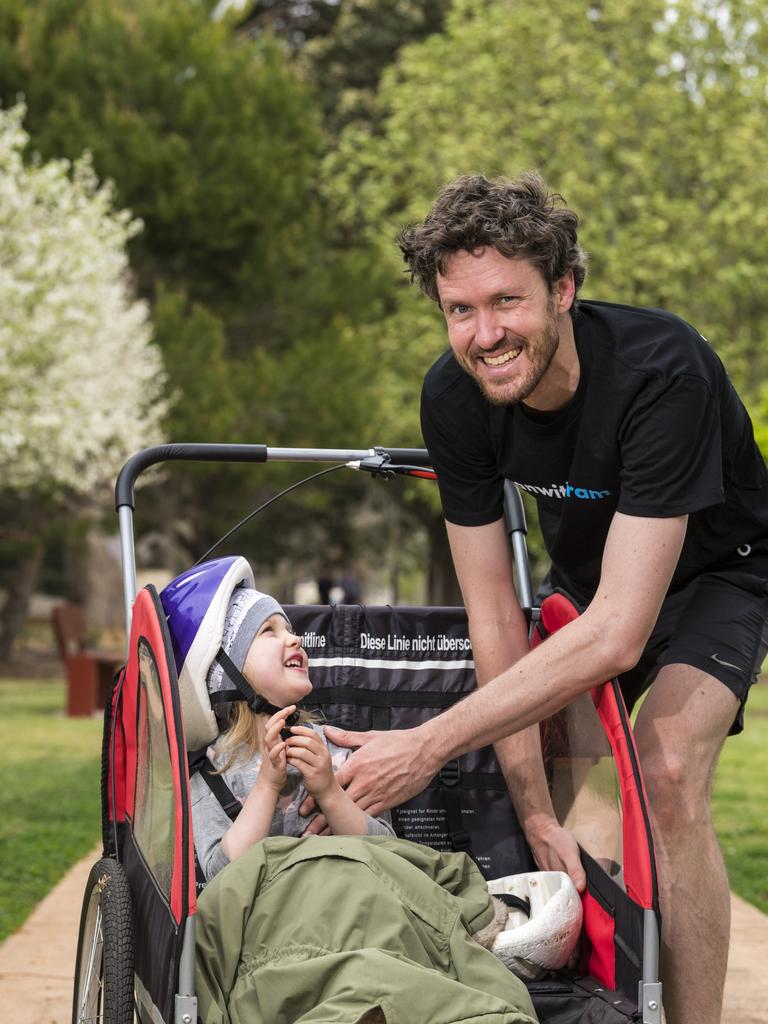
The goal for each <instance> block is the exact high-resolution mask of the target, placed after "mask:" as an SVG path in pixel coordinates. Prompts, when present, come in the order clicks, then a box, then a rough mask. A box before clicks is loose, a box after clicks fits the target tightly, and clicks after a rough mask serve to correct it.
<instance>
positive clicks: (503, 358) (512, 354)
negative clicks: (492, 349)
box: [483, 348, 523, 366]
mask: <svg viewBox="0 0 768 1024" xmlns="http://www.w3.org/2000/svg"><path fill="white" fill-rule="evenodd" d="M522 351H523V350H522V349H521V348H513V349H511V350H510V351H509V352H504V353H503V354H502V355H500V356H483V362H484V363H485V365H486V366H503V365H504V363H511V362H512V360H513V359H517V357H518V356H519V355H520V353H521V352H522Z"/></svg>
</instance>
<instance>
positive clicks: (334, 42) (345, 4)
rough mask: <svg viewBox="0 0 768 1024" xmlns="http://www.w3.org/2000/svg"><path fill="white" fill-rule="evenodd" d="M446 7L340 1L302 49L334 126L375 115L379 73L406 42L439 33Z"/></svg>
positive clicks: (437, 0) (431, 2)
mask: <svg viewBox="0 0 768 1024" xmlns="http://www.w3.org/2000/svg"><path fill="white" fill-rule="evenodd" d="M449 7H450V0H341V3H340V4H339V6H338V18H337V19H336V21H335V23H334V25H333V26H332V28H331V30H330V31H328V32H326V33H323V34H322V35H320V34H319V35H317V36H316V37H315V38H314V39H311V40H310V41H309V42H308V43H307V44H306V46H305V47H304V48H303V51H302V57H303V58H304V62H305V64H306V65H307V66H308V68H309V72H310V75H311V77H312V79H313V81H314V82H316V83H317V88H318V90H319V91H320V92H321V94H322V95H323V98H324V106H325V110H326V114H327V115H328V118H329V121H330V124H331V125H332V126H333V127H334V129H338V128H339V127H340V126H341V125H343V124H346V123H348V122H349V121H351V120H356V121H357V120H360V119H363V120H370V119H371V117H372V116H374V111H375V90H376V87H377V86H378V84H379V79H380V78H381V75H382V72H383V71H384V70H385V69H386V68H387V67H388V66H389V65H390V64H392V63H393V62H394V60H395V59H396V57H397V54H398V52H399V51H400V50H401V49H402V48H403V47H404V46H405V45H406V44H408V43H412V42H415V41H417V40H419V39H423V38H425V37H426V36H428V35H431V34H432V33H433V32H439V31H440V30H441V28H442V26H443V22H444V20H445V16H446V13H447V11H448V9H449Z"/></svg>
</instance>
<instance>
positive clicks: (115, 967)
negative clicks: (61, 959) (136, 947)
mask: <svg viewBox="0 0 768 1024" xmlns="http://www.w3.org/2000/svg"><path fill="white" fill-rule="evenodd" d="M72 1024H133V905H132V901H131V889H130V886H129V885H128V879H127V878H126V877H125V872H124V871H123V868H122V865H120V864H118V862H117V861H116V860H112V859H110V858H109V857H105V858H104V859H103V860H100V861H99V862H98V863H97V864H94V866H93V867H92V868H91V873H90V875H89V876H88V884H87V886H86V888H85V897H84V899H83V910H82V913H81V915H80V934H79V937H78V940H77V961H76V963H75V989H74V997H73V1001H72Z"/></svg>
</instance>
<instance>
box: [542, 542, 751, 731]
mask: <svg viewBox="0 0 768 1024" xmlns="http://www.w3.org/2000/svg"><path fill="white" fill-rule="evenodd" d="M746 547H747V546H745V548H746ZM566 589H567V587H566ZM551 592H552V584H551V582H550V580H549V578H547V579H546V580H545V581H544V583H543V584H542V586H541V590H540V591H539V593H538V594H537V595H536V602H537V603H540V601H541V600H542V599H543V597H545V596H546V594H548V593H551ZM767 651H768V545H766V546H765V548H764V547H763V545H762V544H761V545H759V547H758V548H757V550H752V549H749V550H743V551H742V550H740V551H739V552H738V555H735V556H734V558H733V560H732V561H730V562H729V564H728V565H725V566H723V567H721V568H720V569H718V570H717V571H713V572H707V573H703V574H702V575H701V576H698V577H697V578H696V579H695V580H693V582H691V583H689V584H688V585H687V586H685V587H683V588H681V589H680V590H677V591H675V593H673V594H667V596H666V598H665V599H664V603H663V604H662V606H661V611H660V612H659V617H658V619H657V621H656V625H655V626H654V628H653V632H652V633H651V635H650V637H649V638H648V643H647V644H646V646H645V650H644V651H643V655H642V657H641V658H640V661H639V662H638V663H637V665H636V666H635V667H634V668H633V669H631V670H630V671H629V672H625V673H624V674H623V675H622V676H620V677H619V683H620V685H621V690H622V693H623V694H624V700H625V702H626V705H627V708H628V709H629V710H630V711H631V710H632V708H633V707H634V706H635V704H636V703H637V701H638V699H639V697H640V696H641V695H642V694H643V693H644V692H645V691H646V690H647V689H648V687H649V686H650V685H651V683H652V682H653V681H654V679H655V678H656V676H657V675H658V673H659V670H660V669H661V668H663V667H664V666H665V665H679V664H682V665H692V666H693V667H694V668H699V669H701V670H702V671H703V672H706V673H708V674H709V675H711V676H714V677H715V678H716V679H719V680H720V682H721V683H723V684H724V685H725V686H727V687H728V689H729V690H730V691H731V692H732V693H733V694H735V696H736V697H737V699H738V701H739V710H738V712H737V714H736V718H735V719H734V722H733V725H732V726H731V729H730V731H729V735H735V734H736V733H739V732H741V731H742V729H743V728H744V705H745V703H746V700H747V694H748V693H749V688H750V686H751V685H752V683H754V681H755V680H756V679H757V676H758V674H759V672H760V668H761V666H762V663H763V659H764V658H765V655H766V652H767Z"/></svg>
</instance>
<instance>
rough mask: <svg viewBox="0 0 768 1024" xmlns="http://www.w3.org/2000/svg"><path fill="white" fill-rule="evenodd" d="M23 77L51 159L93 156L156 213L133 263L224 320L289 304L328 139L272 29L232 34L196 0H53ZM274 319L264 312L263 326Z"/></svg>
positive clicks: (25, 50) (35, 32) (37, 20)
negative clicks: (255, 34)
mask: <svg viewBox="0 0 768 1024" xmlns="http://www.w3.org/2000/svg"><path fill="white" fill-rule="evenodd" d="M16 53H17V61H18V63H19V65H20V72H15V73H14V74H13V75H12V77H11V76H10V75H9V76H8V77H6V75H5V74H3V72H2V71H0V95H5V96H8V94H10V93H15V92H16V91H18V90H19V89H20V88H21V89H22V90H23V91H24V92H25V94H26V96H27V102H28V106H29V118H28V123H29V128H30V132H31V135H32V141H33V145H34V146H35V148H37V149H38V150H39V151H40V152H41V153H42V154H43V155H44V156H49V155H52V154H56V155H59V156H61V155H65V156H73V155H76V154H79V153H80V152H81V151H82V150H83V149H86V148H87V149H90V150H91V152H92V153H93V158H94V164H95V167H96V168H97V171H98V173H99V174H100V175H101V176H108V177H111V178H113V179H114V180H115V182H116V191H117V197H118V201H119V202H120V203H124V204H127V205H128V206H130V207H131V209H132V210H133V211H134V213H135V214H136V215H138V216H140V217H141V218H142V219H143V220H144V222H145V231H144V233H143V235H142V236H141V238H140V239H138V240H137V242H136V245H135V249H134V266H135V267H136V268H137V270H138V271H139V274H140V277H141V281H142V284H143V286H144V288H145V289H146V290H148V291H149V292H150V293H151V292H152V291H153V290H154V286H155V284H156V282H158V281H166V282H168V283H169V284H170V285H171V286H173V287H179V286H181V287H183V288H184V289H185V290H188V291H189V292H190V293H191V294H192V295H193V297H194V298H195V299H196V300H203V299H204V300H205V301H206V302H208V303H211V304H213V305H215V306H217V307H219V308H220V309H225V310H226V312H227V315H230V314H231V312H232V308H233V305H234V306H238V307H243V306H245V307H246V308H248V309H249V310H250V309H253V308H254V307H261V309H262V311H263V313H262V316H264V313H265V312H266V311H271V310H272V307H273V306H274V304H275V302H277V303H278V304H279V302H280V300H281V294H280V292H281V286H282V285H283V284H284V282H285V281H286V279H288V278H290V271H291V270H292V271H293V272H294V273H295V272H297V271H298V270H299V269H300V268H302V267H303V244H302V237H303V235H304V233H305V231H307V230H308V229H309V228H310V227H311V225H312V222H313V217H314V212H313V207H312V203H311V202H308V199H309V198H310V197H309V191H310V190H311V187H312V178H313V173H314V168H315V163H316V159H317V155H318V147H319V144H320V134H319V124H318V119H317V116H316V115H315V112H314V107H313V104H312V100H311V96H310V95H309V94H308V91H307V89H306V88H305V87H304V86H303V85H302V84H301V83H300V82H299V81H298V79H297V76H296V75H295V74H294V73H293V72H292V71H291V70H290V68H289V67H288V66H287V62H286V59H285V57H284V54H283V52H282V48H281V47H280V46H279V45H278V44H276V43H275V42H274V41H273V40H272V39H271V38H270V37H264V38H262V39H260V40H259V41H258V42H257V43H253V42H251V41H249V40H246V39H240V38H239V37H233V36H232V35H231V34H230V33H229V31H228V29H227V27H226V26H225V25H222V24H219V23H216V22H212V21H211V20H210V18H209V16H208V13H207V11H206V9H205V6H204V5H201V4H191V3H188V2H187V0H138V2H131V3H128V2H118V3H114V2H111V0H45V2H42V3H39V4H35V5H30V6H29V7H28V8H27V9H26V10H25V12H24V15H23V17H22V18H21V19H20V24H19V28H18V32H17V45H16ZM275 322H276V321H275V319H274V318H273V320H272V322H271V323H270V321H266V322H265V323H264V327H265V329H266V331H267V332H270V333H271V332H272V331H273V330H274V325H275Z"/></svg>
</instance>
